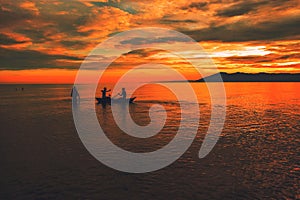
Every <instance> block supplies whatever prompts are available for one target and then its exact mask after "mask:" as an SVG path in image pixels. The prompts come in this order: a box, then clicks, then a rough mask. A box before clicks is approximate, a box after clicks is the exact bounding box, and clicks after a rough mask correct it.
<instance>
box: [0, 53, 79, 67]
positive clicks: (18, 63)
mask: <svg viewBox="0 0 300 200" xmlns="http://www.w3.org/2000/svg"><path fill="white" fill-rule="evenodd" d="M0 55H1V56H0V70H6V69H9V70H22V69H41V68H68V69H74V68H78V66H76V65H70V66H57V65H56V62H57V60H61V59H64V60H73V61H77V60H82V59H81V58H79V57H75V56H65V55H48V54H45V53H42V52H38V51H33V50H23V51H19V50H11V49H4V48H0Z"/></svg>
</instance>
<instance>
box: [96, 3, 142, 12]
mask: <svg viewBox="0 0 300 200" xmlns="http://www.w3.org/2000/svg"><path fill="white" fill-rule="evenodd" d="M91 3H92V4H93V5H95V6H99V7H104V6H109V7H115V8H118V9H120V10H122V11H124V12H127V13H129V14H137V13H138V11H137V10H135V9H134V8H132V7H131V6H129V5H128V4H126V3H123V2H122V1H121V2H118V1H117V0H108V2H94V1H93V2H91Z"/></svg>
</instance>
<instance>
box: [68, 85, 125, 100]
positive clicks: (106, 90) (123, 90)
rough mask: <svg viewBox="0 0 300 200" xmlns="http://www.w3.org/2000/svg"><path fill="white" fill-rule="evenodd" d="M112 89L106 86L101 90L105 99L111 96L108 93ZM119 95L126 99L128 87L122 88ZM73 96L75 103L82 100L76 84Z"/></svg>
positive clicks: (72, 92)
mask: <svg viewBox="0 0 300 200" xmlns="http://www.w3.org/2000/svg"><path fill="white" fill-rule="evenodd" d="M110 91H111V89H109V90H108V89H107V88H106V87H104V88H103V89H102V90H101V93H102V100H104V101H105V99H107V98H111V95H110V94H109V96H107V93H108V92H110ZM117 95H119V96H121V99H123V100H126V97H127V93H126V89H125V88H122V90H121V92H120V93H118V94H117ZM71 97H72V98H73V101H74V103H79V102H80V95H79V92H78V90H77V88H76V87H75V86H74V87H73V88H72V91H71Z"/></svg>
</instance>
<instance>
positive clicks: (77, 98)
mask: <svg viewBox="0 0 300 200" xmlns="http://www.w3.org/2000/svg"><path fill="white" fill-rule="evenodd" d="M71 97H72V98H73V100H74V102H75V103H79V101H80V95H79V92H78V90H77V88H76V87H75V86H74V87H73V88H72V91H71Z"/></svg>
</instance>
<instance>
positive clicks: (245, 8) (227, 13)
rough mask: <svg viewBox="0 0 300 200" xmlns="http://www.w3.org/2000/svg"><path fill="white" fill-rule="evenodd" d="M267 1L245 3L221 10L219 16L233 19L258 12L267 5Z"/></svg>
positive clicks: (218, 12)
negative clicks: (251, 12) (258, 9)
mask: <svg viewBox="0 0 300 200" xmlns="http://www.w3.org/2000/svg"><path fill="white" fill-rule="evenodd" d="M266 3H267V1H254V2H253V1H243V2H240V3H237V4H234V5H233V6H230V7H229V8H226V9H221V10H219V11H217V15H218V16H222V17H233V16H238V15H244V14H247V13H249V12H250V11H253V10H257V8H258V7H259V6H261V5H264V4H266Z"/></svg>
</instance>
